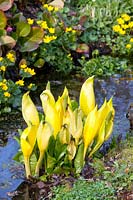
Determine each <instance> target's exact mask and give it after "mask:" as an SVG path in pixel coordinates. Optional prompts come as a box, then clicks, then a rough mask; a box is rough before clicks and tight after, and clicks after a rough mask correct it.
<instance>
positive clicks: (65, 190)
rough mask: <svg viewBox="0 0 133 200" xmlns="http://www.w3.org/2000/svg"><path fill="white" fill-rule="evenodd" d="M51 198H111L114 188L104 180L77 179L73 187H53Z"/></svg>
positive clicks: (106, 199)
mask: <svg viewBox="0 0 133 200" xmlns="http://www.w3.org/2000/svg"><path fill="white" fill-rule="evenodd" d="M53 196H54V197H53V198H52V200H73V199H84V200H101V199H105V200H109V199H110V200H113V199H116V197H115V190H114V188H113V187H112V185H110V186H108V183H107V182H104V181H95V182H93V181H86V180H84V179H79V180H78V181H76V182H75V183H74V185H73V188H70V187H67V186H66V187H65V186H59V187H55V188H54V189H53Z"/></svg>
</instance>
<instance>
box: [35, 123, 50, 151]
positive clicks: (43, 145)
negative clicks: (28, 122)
mask: <svg viewBox="0 0 133 200" xmlns="http://www.w3.org/2000/svg"><path fill="white" fill-rule="evenodd" d="M52 134H53V129H52V127H51V126H50V124H48V123H45V124H44V123H43V121H41V122H40V125H39V128H38V131H37V144H38V148H39V150H40V152H41V151H42V152H43V151H45V150H46V149H47V147H48V143H49V139H50V137H51V135H52Z"/></svg>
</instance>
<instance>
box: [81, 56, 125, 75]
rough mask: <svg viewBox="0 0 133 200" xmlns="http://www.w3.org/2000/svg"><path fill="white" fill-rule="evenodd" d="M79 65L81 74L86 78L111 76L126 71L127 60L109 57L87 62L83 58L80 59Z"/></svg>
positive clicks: (100, 57) (96, 58)
mask: <svg viewBox="0 0 133 200" xmlns="http://www.w3.org/2000/svg"><path fill="white" fill-rule="evenodd" d="M80 64H81V66H82V67H83V68H82V72H83V73H84V74H85V75H87V76H90V75H97V76H111V75H113V74H115V73H121V72H123V71H126V70H127V69H128V61H127V59H120V58H118V57H116V58H113V57H111V56H98V57H94V58H92V59H90V60H88V61H86V60H85V58H84V57H83V58H82V59H80Z"/></svg>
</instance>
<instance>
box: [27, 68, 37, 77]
mask: <svg viewBox="0 0 133 200" xmlns="http://www.w3.org/2000/svg"><path fill="white" fill-rule="evenodd" d="M28 73H29V74H30V75H32V76H33V75H35V74H36V73H35V71H34V69H31V68H28Z"/></svg>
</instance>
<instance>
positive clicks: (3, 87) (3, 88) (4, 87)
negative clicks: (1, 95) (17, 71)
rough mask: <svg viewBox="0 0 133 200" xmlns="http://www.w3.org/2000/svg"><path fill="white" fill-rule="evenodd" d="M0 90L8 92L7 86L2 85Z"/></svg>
mask: <svg viewBox="0 0 133 200" xmlns="http://www.w3.org/2000/svg"><path fill="white" fill-rule="evenodd" d="M2 90H4V91H6V90H8V86H7V85H6V84H4V83H3V84H2Z"/></svg>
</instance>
